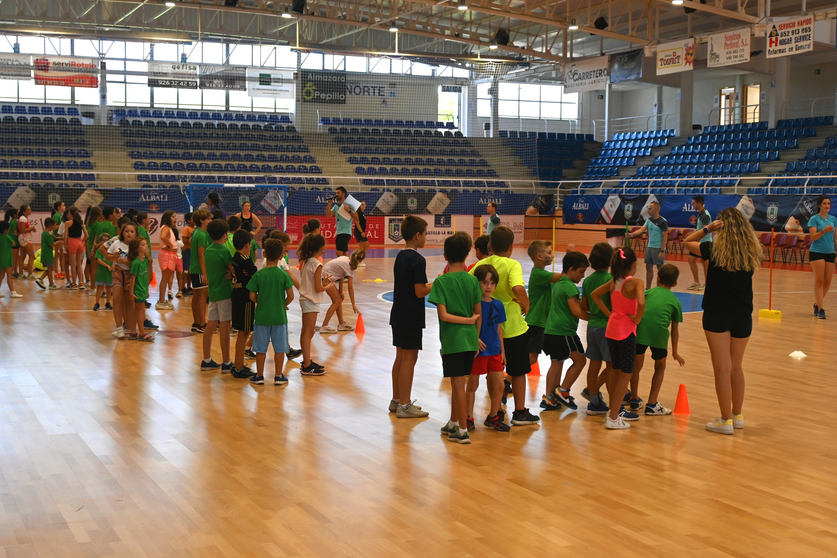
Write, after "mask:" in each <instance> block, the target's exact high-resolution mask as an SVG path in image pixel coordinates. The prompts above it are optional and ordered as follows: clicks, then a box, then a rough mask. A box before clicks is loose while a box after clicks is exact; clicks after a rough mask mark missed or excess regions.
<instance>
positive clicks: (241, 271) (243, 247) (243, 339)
mask: <svg viewBox="0 0 837 558" xmlns="http://www.w3.org/2000/svg"><path fill="white" fill-rule="evenodd" d="M230 219H232V217H230ZM251 240H252V235H251V234H250V233H248V232H247V231H243V230H237V231H235V233H234V234H233V235H232V246H233V248H234V249H235V252H234V253H233V257H232V268H233V275H234V277H233V291H232V327H233V329H236V330H238V337H236V339H235V356H234V358H233V369H232V375H233V377H235V378H249V377H250V376H252V375H253V371H252V370H250V367H249V366H245V365H244V349H245V348H246V346H247V339H248V338H249V337H250V332H251V331H253V325H254V323H255V315H256V303H255V302H253V301H252V300H250V291H249V290H248V289H247V284H248V283H249V282H250V278H251V277H253V275H255V274H256V272H257V271H258V268H257V267H256V264H255V262H253V260H252V259H251V258H250V241H251Z"/></svg>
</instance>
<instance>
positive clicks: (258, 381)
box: [250, 376, 264, 386]
mask: <svg viewBox="0 0 837 558" xmlns="http://www.w3.org/2000/svg"><path fill="white" fill-rule="evenodd" d="M250 383H251V384H255V385H257V386H263V385H264V376H251V377H250Z"/></svg>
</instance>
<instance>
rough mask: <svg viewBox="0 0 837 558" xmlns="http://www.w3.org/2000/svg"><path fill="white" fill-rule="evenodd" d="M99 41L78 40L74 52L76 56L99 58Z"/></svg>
mask: <svg viewBox="0 0 837 558" xmlns="http://www.w3.org/2000/svg"><path fill="white" fill-rule="evenodd" d="M98 47H99V41H88V40H86V39H76V40H75V45H74V47H73V48H74V52H75V55H76V56H88V57H92V58H98V57H99V48H98Z"/></svg>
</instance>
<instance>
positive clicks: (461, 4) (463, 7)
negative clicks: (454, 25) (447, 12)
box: [456, 0, 468, 12]
mask: <svg viewBox="0 0 837 558" xmlns="http://www.w3.org/2000/svg"><path fill="white" fill-rule="evenodd" d="M465 1H466V0H459V5H458V6H457V7H456V9H457V10H461V11H463V12H464V11H465V10H467V9H468V4H466V3H465Z"/></svg>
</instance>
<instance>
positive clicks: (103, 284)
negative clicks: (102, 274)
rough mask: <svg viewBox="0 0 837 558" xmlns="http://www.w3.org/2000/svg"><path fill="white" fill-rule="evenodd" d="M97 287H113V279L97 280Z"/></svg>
mask: <svg viewBox="0 0 837 558" xmlns="http://www.w3.org/2000/svg"><path fill="white" fill-rule="evenodd" d="M96 286H97V287H112V286H113V281H96Z"/></svg>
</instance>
